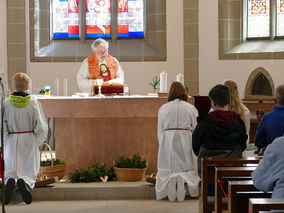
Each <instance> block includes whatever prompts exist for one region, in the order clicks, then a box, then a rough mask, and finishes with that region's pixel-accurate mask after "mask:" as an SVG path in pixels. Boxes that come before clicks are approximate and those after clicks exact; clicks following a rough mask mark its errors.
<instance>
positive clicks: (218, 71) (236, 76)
mask: <svg viewBox="0 0 284 213" xmlns="http://www.w3.org/2000/svg"><path fill="white" fill-rule="evenodd" d="M229 1H231V0H229ZM218 40H219V35H218V1H208V0H200V1H199V92H200V94H203V95H207V94H208V91H209V90H210V88H211V87H213V86H214V85H216V84H218V83H222V82H224V81H225V80H226V79H233V80H235V81H236V82H237V84H238V86H239V90H240V95H241V96H242V97H244V93H245V87H246V83H247V80H248V78H249V75H250V74H251V72H253V71H254V70H255V69H256V68H258V67H263V68H264V69H266V70H267V71H268V72H269V74H270V75H271V77H272V80H273V82H274V85H275V86H277V85H279V84H283V79H284V77H283V76H284V73H283V69H282V67H283V66H284V61H283V60H219V44H218Z"/></svg>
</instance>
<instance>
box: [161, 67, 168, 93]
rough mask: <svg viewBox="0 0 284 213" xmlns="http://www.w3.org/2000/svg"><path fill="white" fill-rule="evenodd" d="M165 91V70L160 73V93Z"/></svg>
mask: <svg viewBox="0 0 284 213" xmlns="http://www.w3.org/2000/svg"><path fill="white" fill-rule="evenodd" d="M166 92H167V73H165V71H163V72H161V73H160V93H166Z"/></svg>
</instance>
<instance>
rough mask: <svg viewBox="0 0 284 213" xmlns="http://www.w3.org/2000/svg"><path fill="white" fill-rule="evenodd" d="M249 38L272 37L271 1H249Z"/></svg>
mask: <svg viewBox="0 0 284 213" xmlns="http://www.w3.org/2000/svg"><path fill="white" fill-rule="evenodd" d="M247 11H248V14H247V19H248V20H247V37H248V38H258V37H269V36H270V2H269V0H248V5H247Z"/></svg>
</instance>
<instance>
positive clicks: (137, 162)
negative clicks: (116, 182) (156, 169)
mask: <svg viewBox="0 0 284 213" xmlns="http://www.w3.org/2000/svg"><path fill="white" fill-rule="evenodd" d="M146 166H147V162H146V160H143V161H142V160H141V156H140V155H139V153H137V154H136V155H133V158H128V157H126V156H122V157H120V158H119V159H118V160H117V161H115V167H116V168H139V169H143V168H146Z"/></svg>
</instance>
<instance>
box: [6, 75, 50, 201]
mask: <svg viewBox="0 0 284 213" xmlns="http://www.w3.org/2000/svg"><path fill="white" fill-rule="evenodd" d="M13 84H14V87H15V92H13V93H12V95H10V96H9V97H8V98H7V99H6V100H5V102H4V107H5V116H4V137H5V155H4V156H5V184H6V185H5V204H6V205H7V204H8V203H9V202H10V200H11V197H12V194H13V191H14V187H15V183H17V185H18V187H19V190H20V192H21V194H22V197H23V200H24V202H25V203H26V204H30V203H31V202H32V195H31V190H32V189H33V188H34V186H35V182H36V178H37V174H38V172H39V167H40V156H39V155H40V153H39V147H40V146H41V145H42V143H43V142H44V140H45V139H46V137H47V130H48V127H47V122H46V120H45V116H44V114H43V110H42V107H41V104H40V103H39V102H38V101H37V100H36V99H34V98H32V97H31V95H29V94H27V93H26V91H27V89H28V86H29V77H28V76H27V75H26V74H25V73H17V74H15V75H14V76H13Z"/></svg>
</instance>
